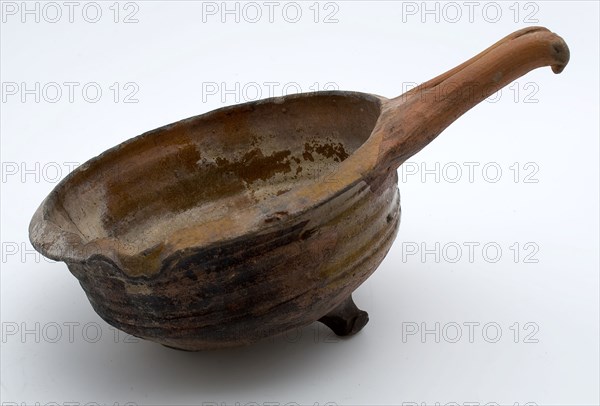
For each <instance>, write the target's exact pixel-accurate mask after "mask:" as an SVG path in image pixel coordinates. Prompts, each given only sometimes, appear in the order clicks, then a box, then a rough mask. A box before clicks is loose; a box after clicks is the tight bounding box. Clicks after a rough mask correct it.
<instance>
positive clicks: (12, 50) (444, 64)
mask: <svg viewBox="0 0 600 406" xmlns="http://www.w3.org/2000/svg"><path fill="white" fill-rule="evenodd" d="M7 3H10V4H7ZM35 4H36V3H33V2H31V3H27V7H28V8H30V9H34V8H35V7H36V5H35ZM57 4H58V5H59V8H60V11H61V13H62V18H61V19H60V20H59V21H57V22H55V23H52V22H50V21H49V20H54V19H55V18H56V8H51V7H46V8H44V3H38V5H37V7H38V10H39V18H40V21H39V22H36V21H35V18H36V16H35V15H34V14H32V15H29V14H24V15H23V14H22V13H23V10H22V7H23V5H22V4H21V3H20V2H17V3H11V2H4V3H3V6H2V7H3V15H2V18H3V21H2V28H1V36H2V38H1V81H2V83H3V93H2V97H3V100H2V105H1V107H2V112H1V134H2V157H1V158H2V207H1V210H2V222H1V223H2V235H1V237H2V272H1V278H2V279H1V287H2V290H1V305H2V307H1V310H2V334H3V335H2V351H1V356H2V362H1V364H2V365H1V367H2V368H1V372H2V376H1V398H2V402H4V403H5V404H11V403H7V402H16V403H18V404H21V403H26V404H35V403H36V402H39V403H40V404H46V403H49V402H56V403H58V404H65V403H66V402H76V404H85V403H88V402H96V403H99V404H111V405H112V404H114V403H115V402H116V403H118V404H121V405H122V404H124V403H126V402H133V403H135V404H137V405H158V404H162V405H167V404H173V405H174V404H203V403H206V404H210V403H211V402H212V403H218V404H221V403H226V404H234V403H235V402H240V404H242V405H244V404H248V403H250V404H253V403H251V402H255V403H258V404H260V405H263V404H267V403H268V402H274V403H275V404H286V403H298V404H310V405H313V404H318V405H323V404H326V403H328V402H329V403H330V404H337V405H380V404H403V403H404V404H407V405H408V404H421V403H426V404H435V402H439V403H440V404H446V403H449V402H455V403H457V404H459V405H463V404H467V403H469V402H474V403H475V404H486V403H489V402H496V403H498V404H509V405H514V404H518V405H523V404H526V403H527V402H534V403H535V404H538V405H598V404H599V389H598V382H599V352H598V349H599V329H598V328H599V326H598V320H599V314H598V313H599V306H598V292H599V279H598V270H599V264H598V246H599V244H598V224H599V222H598V211H599V210H598V207H599V201H598V196H599V194H598V185H599V182H598V174H599V167H598V155H599V153H598V151H599V145H598V138H599V129H598V111H599V102H598V97H599V85H598V71H599V63H598V56H599V52H598V49H599V48H598V38H599V32H598V15H599V7H598V3H597V2H593V1H589V2H566V1H553V2H529V3H514V2H498V3H493V4H491V3H486V2H475V5H474V6H472V7H474V9H471V10H472V14H471V15H469V10H470V9H469V7H470V6H469V5H468V4H466V3H464V2H456V3H453V4H451V5H450V6H448V5H446V3H437V6H436V3H428V4H427V8H428V9H431V10H434V11H433V14H425V13H424V9H423V8H424V6H423V5H422V4H421V2H413V3H410V2H408V3H407V2H404V3H402V2H393V1H388V2H366V1H352V2H335V3H332V4H333V5H332V4H330V5H325V3H321V4H319V5H317V8H318V10H319V11H320V13H319V15H318V16H316V15H315V6H314V5H313V2H303V3H298V4H299V5H300V9H301V11H302V15H301V17H300V20H299V21H298V22H296V23H292V22H289V21H286V19H287V20H293V19H294V18H295V13H294V9H293V8H290V7H293V6H289V5H288V6H286V4H288V3H285V2H280V3H278V5H277V6H276V7H275V9H274V14H273V16H272V19H273V22H270V21H269V15H268V11H269V9H268V5H265V4H264V3H262V2H259V3H257V4H258V5H259V6H260V8H261V11H262V18H261V19H260V20H259V21H258V22H255V23H252V22H251V21H250V20H254V19H255V16H256V14H255V12H256V8H249V7H248V6H246V8H244V3H240V4H238V6H237V7H239V8H238V10H239V13H238V17H239V20H240V21H239V23H237V22H236V21H235V19H236V15H235V14H226V15H224V16H222V15H221V11H222V7H223V6H222V5H221V3H220V2H218V3H210V4H209V3H204V5H203V3H202V2H193V1H182V2H166V1H164V2H160V1H148V2H139V1H138V2H135V3H133V5H125V4H124V3H121V4H118V5H117V7H116V8H117V9H118V10H119V11H120V13H119V16H118V18H117V20H118V22H116V23H115V22H114V19H115V13H114V10H115V6H114V5H113V2H100V3H99V4H100V8H101V11H102V15H101V17H100V19H99V21H98V22H96V23H92V22H88V21H86V18H87V19H88V20H93V19H94V18H95V9H94V8H93V5H92V6H86V5H87V4H88V3H85V2H80V3H78V5H76V6H75V9H74V14H73V16H72V19H73V22H70V21H69V9H68V6H65V5H64V4H63V3H62V2H59V3H57ZM15 6H16V7H17V10H16V14H12V13H13V11H15V9H14V7H15ZM84 6H85V7H87V8H85V10H86V13H87V14H86V13H84V12H83V9H84ZM213 6H215V7H217V8H218V10H217V14H215V15H212V14H210V15H209V14H207V13H205V14H203V7H204V10H209V11H210V10H213V9H214V8H213ZM284 6H286V7H287V8H286V12H287V14H285V13H284V12H283V8H284ZM7 7H8V8H7ZM11 7H12V8H11ZM90 7H92V8H90ZM111 7H112V8H111ZM207 7H208V8H207ZM227 7H228V8H230V9H234V7H236V6H235V3H228V6H227ZM311 7H312V8H311ZM436 7H437V10H438V11H437V12H436V11H435V10H436ZM498 10H500V14H497V12H498ZM457 11H458V12H460V15H458V14H457ZM517 11H518V13H517ZM132 12H134V15H133V16H131V17H130V19H137V20H138V22H133V23H124V22H123V19H124V18H125V16H126V15H128V14H130V13H132ZM331 13H334V14H333V15H332V16H329V21H330V22H328V23H326V22H324V20H325V18H326V17H327V16H328V15H330V14H331ZM222 17H223V18H225V22H222V21H221V19H222ZM23 18H24V19H25V21H24V22H23V21H22V19H23ZM315 18H316V19H317V22H315ZM436 19H438V20H439V21H436ZM203 20H204V21H203ZM335 20H337V22H335ZM423 20H424V21H423ZM534 20H537V22H535V21H534ZM453 21H454V22H453ZM530 25H543V26H547V27H548V28H550V29H551V30H553V31H555V32H557V33H559V34H560V35H561V36H563V38H565V40H566V41H567V43H568V44H569V46H570V49H571V63H570V65H569V66H568V67H567V68H566V69H565V71H564V73H563V74H561V75H554V74H553V73H552V72H551V70H550V69H549V68H544V69H539V70H536V71H534V72H532V73H530V74H528V75H527V76H525V77H523V78H521V79H519V80H518V81H517V82H515V83H513V84H512V85H511V86H512V87H510V88H505V89H504V91H503V92H502V94H500V95H499V96H498V97H497V98H496V99H494V100H490V101H484V102H483V103H481V104H480V105H479V106H477V107H475V108H474V109H473V110H471V111H470V112H468V113H467V114H466V115H465V116H463V117H462V118H460V119H459V120H458V121H457V122H456V123H455V124H453V125H452V126H451V127H450V128H448V129H447V130H446V131H445V132H444V133H443V134H442V135H441V136H440V137H439V138H438V139H437V140H435V141H434V142H433V143H432V144H431V145H429V146H428V147H427V148H426V149H425V150H423V151H422V152H421V153H419V154H418V155H416V156H415V157H413V158H411V159H410V161H409V163H408V164H407V166H405V168H404V169H401V170H400V174H401V181H400V191H401V196H402V209H403V213H402V224H401V226H400V232H399V235H398V238H397V240H396V242H395V244H394V245H393V247H392V248H391V251H390V253H389V254H388V256H387V258H386V259H385V261H384V262H383V263H382V264H381V266H380V267H379V269H378V270H377V271H376V272H375V274H374V275H373V276H372V277H371V278H370V279H369V280H368V281H367V282H366V283H364V285H362V286H361V287H360V288H359V289H358V291H357V292H356V293H355V301H356V303H357V304H358V306H359V307H361V308H363V309H365V310H367V311H368V312H369V314H370V322H369V324H368V325H367V326H366V328H365V329H364V330H363V331H362V332H361V333H360V334H358V335H357V336H355V337H353V338H351V339H349V340H338V339H336V338H335V337H334V336H332V335H331V334H330V333H329V332H328V330H327V329H326V328H325V327H322V326H320V325H318V324H314V325H312V326H310V327H308V328H306V329H305V330H302V331H300V332H294V334H292V335H290V336H289V337H287V338H285V337H284V338H278V339H276V340H270V341H266V342H263V343H260V344H258V345H254V346H251V347H248V348H241V349H235V350H226V351H217V352H199V353H186V352H179V351H173V350H170V349H167V348H163V347H162V346H160V345H157V344H154V343H151V342H146V341H138V340H131V339H130V338H128V337H127V336H125V335H124V334H123V333H121V334H117V333H116V332H115V331H114V330H113V329H112V328H111V327H110V326H108V325H107V324H106V323H105V322H103V321H102V320H101V319H100V318H99V317H98V316H97V315H96V314H95V313H94V312H93V310H92V308H91V306H90V305H89V303H88V301H87V299H86V297H85V294H84V292H83V291H82V290H81V288H80V287H79V284H78V282H77V280H76V279H75V278H74V277H73V276H72V275H71V274H70V273H69V272H68V270H67V268H66V266H65V265H64V264H63V263H53V262H51V261H48V260H45V259H44V258H42V257H40V256H39V255H36V254H34V251H33V249H32V248H31V246H30V245H29V242H28V236H27V227H28V224H29V220H30V218H31V216H32V214H33V212H34V211H35V209H36V208H37V206H38V204H39V203H40V202H41V201H42V199H43V198H44V197H45V196H46V195H47V194H48V193H49V192H50V191H51V190H52V188H53V187H54V186H55V185H56V183H57V181H58V179H59V178H62V177H64V176H65V175H66V173H67V172H68V169H69V167H70V166H71V165H72V164H71V163H73V162H76V163H83V162H85V161H86V160H87V159H89V158H91V157H93V156H95V155H97V154H99V153H100V152H102V151H103V150H105V149H107V148H109V147H111V146H113V145H116V144H117V143H120V142H122V141H124V140H126V139H128V138H130V137H132V136H134V135H137V134H140V133H142V132H144V131H147V130H150V129H153V128H155V127H158V126H161V125H163V124H167V123H170V122H174V121H177V120H179V119H183V118H186V117H188V116H192V115H196V114H200V113H203V112H207V111H210V110H212V109H214V108H217V107H221V106H224V105H230V104H235V103H236V102H241V101H245V100H249V99H253V98H255V97H256V90H257V89H260V91H261V97H267V96H270V95H276V96H279V95H281V94H282V91H283V90H284V88H285V90H286V91H292V92H293V91H294V89H298V88H299V89H300V90H302V91H312V90H320V89H322V88H323V87H324V86H325V84H329V85H328V86H334V87H336V88H339V89H341V90H354V91H362V92H368V93H375V94H380V95H383V96H387V97H394V96H397V95H399V94H400V93H402V91H403V90H404V89H406V88H407V87H409V86H410V85H411V83H420V82H422V81H425V80H427V79H430V78H432V77H433V76H435V75H437V74H439V73H441V72H443V71H445V70H447V69H449V68H451V67H454V66H455V65H457V64H459V63H461V62H462V61H464V60H466V59H467V58H469V57H471V56H472V55H474V54H475V53H477V52H479V51H481V50H483V49H484V48H486V47H487V46H489V45H491V44H492V43H494V42H495V41H497V40H498V39H500V38H502V37H503V36H505V35H507V34H509V33H510V32H512V31H514V30H517V29H520V28H523V27H525V26H530ZM36 82H39V84H40V91H39V92H38V96H39V97H40V100H39V101H37V102H36V100H35V97H36V95H35V94H27V93H26V92H23V90H24V88H23V85H22V84H23V83H24V84H25V85H24V87H25V88H28V89H35V84H36ZM65 82H77V83H78V84H79V85H77V87H75V91H74V94H73V100H72V102H71V100H69V97H70V96H69V94H68V87H66V85H64V83H65ZM115 82H116V83H118V85H117V86H118V87H120V89H121V91H120V92H119V94H118V95H117V101H116V102H115V100H114V97H115V93H114V90H111V86H113V84H114V83H115ZM130 82H131V83H133V85H132V84H129V85H127V86H128V88H124V86H126V84H127V83H130ZM271 82H276V84H269V83H271ZM49 83H57V84H59V87H60V88H61V90H62V91H63V94H62V97H60V98H58V99H57V100H54V99H56V98H57V96H56V93H54V91H55V90H56V87H55V85H48V84H49ZM87 83H92V85H90V86H95V87H100V88H101V90H102V96H101V97H100V99H99V100H98V101H97V102H95V103H92V102H91V101H92V100H91V99H93V98H94V97H95V95H94V92H93V90H94V89H91V90H90V89H89V86H88V90H89V94H88V95H87V97H88V100H86V99H85V98H84V97H83V95H82V88H83V85H85V84H87ZM15 84H17V86H18V87H17V91H16V94H13V93H15V87H14V86H15ZM215 84H216V85H215ZM236 84H237V85H236ZM44 86H45V89H46V93H45V94H44V91H43V89H44ZM215 86H217V87H218V88H217V93H216V94H211V93H214V91H215ZM236 86H238V87H237V89H238V90H236ZM224 88H227V89H233V93H231V94H229V93H224V92H222V90H223V89H224ZM112 89H115V88H114V87H113V88H112ZM270 89H272V90H273V91H272V92H271V93H272V94H270ZM134 90H135V91H136V94H135V95H134V96H133V99H135V100H137V102H136V103H124V98H125V96H126V95H127V94H129V93H131V92H132V91H134ZM207 90H211V92H208V91H207ZM296 91H297V90H296ZM34 93H35V91H34ZM22 96H23V97H25V100H24V101H23V100H22V99H21V97H22ZM222 98H225V100H222ZM53 101H55V102H53ZM465 162H472V163H474V164H465ZM515 163H517V165H516V166H514V164H515ZM36 165H37V166H36ZM423 165H424V166H423ZM436 165H439V170H436ZM467 165H473V167H474V172H473V174H472V176H473V177H472V178H471V179H470V178H469V173H468V169H469V167H468V166H467ZM484 166H485V167H486V172H483V167H484ZM457 167H458V168H460V169H461V170H462V173H461V174H458V173H457V172H456V168H457ZM497 168H500V169H501V171H502V172H501V174H500V175H497V174H496V172H495V170H496V169H497ZM516 168H519V171H518V173H517V171H516ZM424 169H427V170H430V171H429V172H424V171H423V170H424ZM415 172H416V173H415ZM424 173H425V176H424V178H423V177H422V175H423V174H424ZM436 174H437V176H439V178H438V179H436V178H435V177H436ZM496 178H498V179H497V181H496V182H493V180H496ZM536 181H537V182H536ZM469 243H473V244H479V245H478V246H476V247H475V249H474V251H473V257H472V258H469V250H468V245H465V244H469ZM515 243H518V244H519V245H518V246H516V245H514V244H515ZM528 243H529V244H528ZM436 244H439V249H437V254H438V258H436V255H435V253H436ZM485 244H488V245H487V246H486V247H487V249H486V250H485V251H484V250H483V246H484V245H485ZM526 244H528V245H526ZM456 247H459V248H461V254H462V256H461V257H460V258H459V259H457V250H456ZM498 247H499V248H500V249H501V250H502V251H501V254H500V255H497V253H496V249H497V248H498ZM517 247H518V248H517ZM415 249H418V252H416V253H412V252H413V251H414V250H415ZM423 249H426V250H429V251H428V252H429V254H427V253H426V254H425V255H424V256H422V255H421V254H423ZM517 253H518V254H519V255H518V258H517V257H516V256H515V255H516V254H517ZM494 261H495V262H494ZM536 261H537V262H536ZM65 323H66V324H65ZM436 323H438V324H436ZM465 323H467V324H465ZM469 323H473V324H471V325H473V326H474V327H473V329H474V330H473V334H472V336H471V337H470V334H469V328H468V325H469ZM477 323H478V324H477ZM515 323H518V324H515ZM526 323H529V324H526ZM69 326H71V327H69ZM436 326H439V327H436ZM457 326H459V327H460V328H461V333H462V335H461V336H460V337H456V333H457V329H456V327H457ZM484 327H485V328H484ZM415 328H418V329H419V331H418V332H416V333H415V334H408V333H410V332H411V331H413V330H414V329H415ZM423 328H425V329H428V330H432V331H433V332H431V333H428V334H425V335H422V334H421V333H422V330H423ZM436 329H438V333H436V332H435V331H436ZM25 330H29V331H30V332H29V333H27V332H26V331H25ZM498 332H500V333H501V336H499V337H496V336H497V333H498ZM517 332H518V334H517ZM57 334H59V335H58V336H57ZM99 334H100V336H99ZM53 341H56V342H53ZM129 341H134V342H129ZM453 341H456V342H453ZM493 341H496V342H493ZM515 341H516V342H515Z"/></svg>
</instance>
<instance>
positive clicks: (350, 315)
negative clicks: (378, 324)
mask: <svg viewBox="0 0 600 406" xmlns="http://www.w3.org/2000/svg"><path fill="white" fill-rule="evenodd" d="M319 321H320V322H321V323H323V324H325V325H326V326H327V327H329V328H330V329H331V330H332V331H333V332H334V333H335V334H336V335H338V336H351V335H354V334H356V333H358V332H359V331H360V330H361V329H362V328H363V327H364V326H365V325H366V324H367V323H368V322H369V314H368V313H367V312H365V311H364V310H360V309H359V308H358V307H356V305H355V304H354V301H353V300H352V296H349V297H348V298H347V299H346V300H344V301H343V302H342V303H341V304H340V305H339V306H338V307H336V308H335V309H333V310H332V311H330V312H329V313H327V314H326V315H325V316H323V317H321V318H320V319H319Z"/></svg>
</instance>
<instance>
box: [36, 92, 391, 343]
mask: <svg viewBox="0 0 600 406" xmlns="http://www.w3.org/2000/svg"><path fill="white" fill-rule="evenodd" d="M382 100H383V99H382V98H379V97H377V96H373V95H368V94H362V93H353V92H320V93H315V94H305V95H294V96H288V97H285V98H276V99H267V100H263V101H260V102H256V103H249V104H244V105H239V106H233V107H228V108H224V109H220V110H216V111H213V112H211V113H207V114H205V115H202V116H197V117H193V118H190V119H187V120H182V121H180V122H177V123H175V124H171V125H168V126H165V127H162V128H159V129H157V130H154V131H151V132H149V133H146V134H143V135H141V136H138V137H136V138H133V139H131V140H128V141H126V142H125V143H123V144H121V145H118V146H116V147H114V148H112V149H110V150H108V151H106V152H105V153H103V154H101V155H100V156H98V157H96V158H94V159H92V160H90V161H89V162H87V163H86V164H84V165H82V167H80V168H78V169H77V170H75V171H74V172H73V173H71V174H70V175H69V176H68V177H67V178H66V179H65V180H64V181H63V182H61V184H59V185H58V186H57V187H56V189H55V190H54V191H53V192H52V193H51V195H50V196H49V198H48V199H46V201H45V202H44V203H43V204H42V207H41V208H40V210H39V214H36V216H35V217H34V220H33V221H32V226H31V227H30V236H31V240H32V243H33V245H34V246H35V247H36V248H37V249H39V250H41V251H42V253H44V250H47V249H48V248H47V247H48V246H51V247H52V250H53V251H52V255H50V256H52V257H53V258H55V259H59V260H64V261H65V262H67V265H68V267H69V269H70V271H71V272H72V273H73V274H74V275H75V276H76V277H77V278H78V279H79V281H80V283H81V286H82V287H83V289H84V290H85V292H86V294H87V296H88V298H89V300H90V302H91V304H92V306H93V308H94V309H95V311H96V312H97V313H98V314H99V315H100V316H101V317H102V318H103V319H105V320H106V321H107V322H108V323H110V324H111V325H113V326H115V327H117V328H119V329H121V330H123V331H125V332H127V333H130V334H132V335H135V336H137V337H142V338H146V339H149V340H153V341H156V342H159V343H162V344H164V345H168V346H171V347H175V348H180V349H185V350H201V349H209V348H222V347H230V346H238V345H244V344H249V343H252V342H255V341H257V340H260V339H263V338H266V337H269V336H273V335H277V334H280V333H282V332H285V331H287V330H290V329H294V328H300V327H303V326H306V325H308V324H310V323H312V322H314V321H316V320H318V319H319V318H321V317H322V316H324V315H326V314H327V313H328V312H330V311H331V310H332V309H334V308H335V307H336V306H338V305H339V304H340V303H342V302H343V301H344V300H345V299H347V298H348V297H349V296H350V295H351V293H352V291H354V290H355V289H356V288H357V287H358V286H359V285H360V284H361V283H362V282H364V280H365V279H366V278H367V277H368V276H369V275H370V274H371V273H372V272H373V271H374V270H375V269H376V268H377V266H378V265H379V263H380V262H381V261H382V260H383V258H384V257H385V255H386V253H387V251H388V250H389V248H390V246H391V244H392V242H393V240H394V237H395V235H396V231H397V228H398V224H399V211H400V206H399V205H400V201H399V194H398V188H397V175H396V172H395V171H389V172H385V173H382V174H381V175H377V176H376V177H374V176H370V177H365V178H362V177H360V176H359V177H354V178H352V180H349V179H350V178H349V177H344V176H342V175H343V174H340V170H338V169H339V168H340V165H342V163H344V164H345V165H346V166H345V167H344V168H346V169H350V172H352V170H353V169H356V168H358V167H359V165H356V166H354V167H350V166H349V165H350V163H351V162H353V161H352V160H351V159H350V158H353V160H354V161H355V162H360V163H364V162H366V161H368V159H362V157H363V156H365V157H366V155H365V153H364V151H365V148H362V149H361V147H363V146H364V145H366V144H367V141H369V139H370V138H371V135H372V133H373V131H374V128H375V126H376V123H377V120H378V118H379V116H380V112H381V111H380V109H381V106H382ZM369 145H373V144H369ZM361 150H362V151H363V152H362V153H361V152H360V151H361ZM359 154H362V155H359ZM347 160H348V161H347ZM346 161H347V162H346ZM361 168H362V167H361ZM336 170H338V171H337V172H336ZM363 172H364V170H363V169H356V170H355V171H354V172H352V173H363ZM298 190H302V191H304V192H306V193H305V194H304V195H303V196H304V197H303V198H302V199H305V200H306V203H304V201H305V200H302V199H300V198H298V197H297V196H298V193H296V194H294V193H295V192H297V191H298ZM313 190H314V191H315V192H314V193H312V191H313ZM317 191H318V192H317ZM304 192H303V193H304ZM306 196H308V197H306ZM315 196H318V197H315ZM322 196H327V197H326V198H323V197H322ZM311 198H312V200H311ZM304 204H306V205H307V207H309V208H307V209H306V210H303V209H302V207H303V205H304ZM289 207H296V208H298V207H300V209H299V210H296V211H294V212H291V211H290V212H288V210H291V209H289ZM249 210H254V211H252V213H253V214H252V216H249V215H248V213H249ZM38 223H39V224H38ZM248 224H252V226H248ZM49 225H51V227H50V226H49ZM238 228H239V229H240V230H245V231H244V232H241V231H240V232H239V233H238V232H237V230H238ZM45 230H52V232H53V233H55V234H54V235H52V236H51V237H52V238H49V237H48V235H44V233H46V231H45ZM57 230H58V231H57ZM189 230H192V231H189ZM63 232H64V234H65V235H66V237H64V238H63V235H62V233H63ZM182 233H184V234H185V235H186V237H185V238H179V239H178V240H177V239H176V238H174V237H173V236H180V235H183V234H182ZM55 235H57V236H58V237H57V238H55ZM45 237H46V241H44V238H45ZM55 241H60V244H62V245H57V244H58V243H55ZM72 241H76V242H77V244H75V243H72V245H73V247H71V246H69V244H71V242H72ZM173 241H179V242H178V244H179V245H177V244H175V243H173ZM181 241H184V243H182V242H181ZM206 241H210V242H209V243H206ZM75 245H77V247H78V249H79V251H78V252H77V255H75V254H73V252H74V247H75ZM82 247H83V249H84V251H85V255H81V254H80V251H81V250H82ZM106 247H110V250H109V249H108V248H106ZM115 247H117V248H116V249H115ZM173 247H176V248H173ZM169 249H171V250H170V251H169ZM166 253H167V254H166Z"/></svg>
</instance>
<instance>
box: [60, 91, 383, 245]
mask: <svg viewBox="0 0 600 406" xmlns="http://www.w3.org/2000/svg"><path fill="white" fill-rule="evenodd" d="M379 113H380V101H379V99H378V98H376V97H374V96H370V95H367V94H360V93H344V92H339V93H334V94H332V93H326V94H319V93H316V94H314V95H302V96H295V97H287V98H279V99H271V100H266V101H262V102H259V103H254V104H245V105H239V106H234V107H230V108H225V109H220V110H216V111H214V112H211V113H208V114H205V115H202V116H198V117H194V118H191V119H188V120H183V121H181V122H178V123H175V124H173V125H170V126H166V127H163V128H159V129H157V130H154V131H152V132H150V133H147V134H145V135H143V136H140V137H138V138H135V139H133V140H130V141H128V142H126V143H124V144H122V145H120V146H118V147H116V148H114V149H112V150H109V151H108V152H107V153H105V154H103V155H101V156H100V157H98V158H96V159H94V160H92V161H90V162H89V165H87V167H86V169H85V170H77V171H76V172H75V173H73V174H72V175H73V176H72V177H71V178H69V179H68V180H67V181H66V182H64V183H63V185H62V187H61V188H60V189H59V191H58V194H57V197H58V198H57V202H56V203H57V204H55V206H56V207H60V212H61V213H60V215H58V210H57V215H56V216H55V218H54V219H53V221H55V222H57V223H59V225H60V226H62V227H65V228H70V229H73V230H74V231H77V232H78V233H80V234H81V235H82V236H83V239H84V241H86V242H89V241H92V240H94V239H98V238H106V237H114V238H116V239H118V240H120V241H123V243H129V244H135V245H136V246H137V247H141V248H147V247H152V246H153V245H155V244H157V243H158V242H160V241H161V240H163V239H164V238H165V236H167V235H169V234H171V233H172V232H174V231H176V230H177V229H181V228H185V227H190V226H193V225H197V224H202V223H206V222H210V221H211V220H214V219H217V218H220V217H223V216H229V217H233V218H234V217H235V215H236V212H237V211H239V210H241V209H243V208H244V207H247V206H248V205H254V204H256V203H258V202H261V201H264V200H265V199H269V198H272V197H274V196H281V195H284V194H285V193H287V192H288V191H290V190H291V189H292V188H296V187H298V186H300V185H304V184H307V183H311V182H316V181H323V179H320V180H317V178H320V177H321V176H323V175H326V174H328V173H330V172H331V171H332V170H333V168H334V167H335V166H336V165H338V164H339V163H340V162H342V161H344V160H345V159H346V158H348V156H350V155H351V154H352V153H353V152H354V151H356V149H357V148H358V147H360V146H361V145H362V144H363V143H364V142H365V141H366V140H367V139H368V138H369V136H370V134H371V132H372V130H373V127H374V126H375V123H376V121H377V118H378V116H379ZM324 179H325V181H326V180H327V178H326V177H325V178H324ZM75 229H76V230H75Z"/></svg>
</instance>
